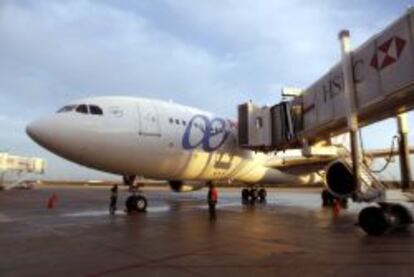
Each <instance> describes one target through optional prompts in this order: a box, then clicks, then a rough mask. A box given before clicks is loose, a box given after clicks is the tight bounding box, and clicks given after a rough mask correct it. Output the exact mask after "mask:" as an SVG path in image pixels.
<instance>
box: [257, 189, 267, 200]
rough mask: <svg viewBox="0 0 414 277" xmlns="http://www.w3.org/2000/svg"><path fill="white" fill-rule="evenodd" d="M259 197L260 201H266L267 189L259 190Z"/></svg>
mask: <svg viewBox="0 0 414 277" xmlns="http://www.w3.org/2000/svg"><path fill="white" fill-rule="evenodd" d="M258 195H259V198H260V201H266V197H267V191H266V189H264V188H261V189H259V192H258Z"/></svg>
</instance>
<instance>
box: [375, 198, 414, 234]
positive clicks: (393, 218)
mask: <svg viewBox="0 0 414 277" xmlns="http://www.w3.org/2000/svg"><path fill="white" fill-rule="evenodd" d="M380 206H381V208H382V209H383V210H384V211H385V212H386V213H387V215H388V221H389V225H390V227H391V228H393V229H395V230H400V231H401V230H405V229H407V228H408V227H409V226H410V224H411V223H413V217H412V214H411V212H410V211H409V210H408V209H407V208H406V207H404V206H403V205H401V204H394V203H380Z"/></svg>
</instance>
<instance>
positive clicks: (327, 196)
mask: <svg viewBox="0 0 414 277" xmlns="http://www.w3.org/2000/svg"><path fill="white" fill-rule="evenodd" d="M321 196H322V206H324V207H327V206H332V205H333V202H334V196H333V195H332V194H331V193H330V192H329V191H328V190H327V189H324V190H323V191H322V193H321Z"/></svg>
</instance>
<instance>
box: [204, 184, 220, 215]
mask: <svg viewBox="0 0 414 277" xmlns="http://www.w3.org/2000/svg"><path fill="white" fill-rule="evenodd" d="M217 200H218V192H217V189H216V187H215V186H214V185H213V183H211V182H210V183H209V184H208V194H207V202H208V210H209V213H210V219H215V218H216V204H217Z"/></svg>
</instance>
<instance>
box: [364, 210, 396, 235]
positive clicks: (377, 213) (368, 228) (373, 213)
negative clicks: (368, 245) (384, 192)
mask: <svg viewBox="0 0 414 277" xmlns="http://www.w3.org/2000/svg"><path fill="white" fill-rule="evenodd" d="M358 224H359V226H360V227H361V228H362V230H364V231H365V232H366V233H367V234H368V235H371V236H379V235H382V234H384V233H385V231H386V230H387V229H388V228H389V224H388V221H387V217H386V215H385V213H384V211H383V209H381V208H379V207H367V208H365V209H363V210H362V211H361V212H360V213H359V216H358Z"/></svg>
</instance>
